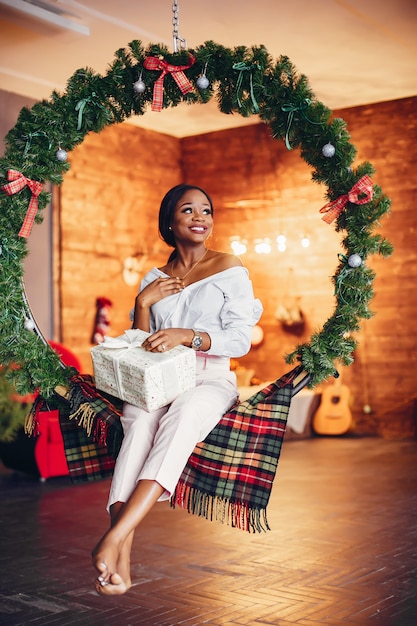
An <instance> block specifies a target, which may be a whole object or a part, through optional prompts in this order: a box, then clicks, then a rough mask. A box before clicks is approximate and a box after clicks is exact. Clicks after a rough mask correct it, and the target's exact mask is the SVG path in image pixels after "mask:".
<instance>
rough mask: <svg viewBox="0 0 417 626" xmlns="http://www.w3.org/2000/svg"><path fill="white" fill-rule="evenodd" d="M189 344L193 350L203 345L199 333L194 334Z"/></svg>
mask: <svg viewBox="0 0 417 626" xmlns="http://www.w3.org/2000/svg"><path fill="white" fill-rule="evenodd" d="M191 345H192V347H193V348H194V350H199V349H200V348H201V346H202V345H203V338H202V337H200V335H194V339H193V341H192V343H191Z"/></svg>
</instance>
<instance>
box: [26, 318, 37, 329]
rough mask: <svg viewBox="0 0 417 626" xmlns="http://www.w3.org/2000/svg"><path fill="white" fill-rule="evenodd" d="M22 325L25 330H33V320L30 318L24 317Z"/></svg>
mask: <svg viewBox="0 0 417 626" xmlns="http://www.w3.org/2000/svg"><path fill="white" fill-rule="evenodd" d="M23 325H24V327H25V330H35V322H34V321H33V320H31V319H26V320H25V323H24V324H23Z"/></svg>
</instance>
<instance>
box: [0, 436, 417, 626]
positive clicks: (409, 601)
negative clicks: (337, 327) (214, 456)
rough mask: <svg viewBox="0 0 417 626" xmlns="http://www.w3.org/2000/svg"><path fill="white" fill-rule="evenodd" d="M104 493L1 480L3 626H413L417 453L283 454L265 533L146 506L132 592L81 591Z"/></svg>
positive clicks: (59, 482) (335, 450) (351, 446)
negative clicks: (116, 594)
mask: <svg viewBox="0 0 417 626" xmlns="http://www.w3.org/2000/svg"><path fill="white" fill-rule="evenodd" d="M108 486H109V483H108V481H101V482H98V483H92V484H87V485H81V486H75V485H70V484H69V482H68V480H67V479H66V478H55V479H50V480H49V481H47V482H46V483H43V484H42V483H39V482H38V481H37V480H36V479H35V478H31V477H29V476H27V475H23V474H20V475H15V474H12V473H11V472H10V471H7V470H4V468H3V470H2V471H1V472H0V496H1V505H0V506H1V514H0V515H1V517H0V520H1V522H0V523H1V526H0V542H1V546H0V547H1V551H0V624H2V625H3V626H12V625H13V626H18V625H19V626H29V625H30V626H34V625H37V626H52V625H53V626H66V625H68V626H70V625H71V626H78V625H86V626H96V625H97V626H98V625H100V626H128V625H132V626H133V625H136V624H142V625H145V626H148V625H149V626H174V625H177V624H182V625H185V626H192V625H199V624H210V625H212V626H220V625H221V626H232V625H233V626H237V625H239V626H242V625H254V626H259V625H271V624H273V625H279V626H286V625H290V624H296V625H297V626H318V625H322V624H327V625H329V626H336V625H341V624H350V625H353V626H362V625H365V624H366V625H367V624H369V625H371V626H372V625H373V624H375V625H383V626H415V625H416V624H417V443H416V442H414V441H407V442H399V441H385V440H382V439H376V438H375V439H374V438H335V439H333V438H332V439H327V438H314V439H310V440H306V441H288V442H286V443H285V444H284V448H283V453H282V457H281V461H280V466H279V470H278V475H277V479H276V482H275V485H274V489H273V493H272V497H271V501H270V506H269V515H268V518H269V523H270V526H271V528H272V530H271V531H270V532H267V533H263V534H260V535H249V534H246V533H244V532H242V531H238V530H235V529H232V528H229V527H227V526H222V525H221V524H219V523H217V522H213V523H211V522H207V521H206V520H202V519H198V518H195V517H193V516H191V515H188V514H187V513H185V512H183V511H180V510H175V511H172V510H171V509H169V506H168V505H167V504H166V503H162V504H158V505H157V506H156V507H155V509H154V510H153V512H152V513H151V514H150V516H149V517H148V518H147V519H146V520H145V522H144V523H143V525H142V527H141V530H140V532H139V533H138V534H137V537H136V540H135V544H134V551H133V562H134V565H133V577H134V586H133V588H132V589H131V590H130V592H129V593H128V594H127V595H125V596H122V597H118V598H103V597H99V596H98V595H97V594H96V593H95V591H94V590H93V586H92V580H93V578H94V574H93V570H92V568H91V566H90V557H89V551H90V549H91V548H92V547H93V546H94V544H95V543H96V541H97V539H98V538H99V537H100V535H101V534H102V533H103V532H104V530H105V528H106V525H107V514H106V513H105V511H104V504H105V500H106V495H107V490H108Z"/></svg>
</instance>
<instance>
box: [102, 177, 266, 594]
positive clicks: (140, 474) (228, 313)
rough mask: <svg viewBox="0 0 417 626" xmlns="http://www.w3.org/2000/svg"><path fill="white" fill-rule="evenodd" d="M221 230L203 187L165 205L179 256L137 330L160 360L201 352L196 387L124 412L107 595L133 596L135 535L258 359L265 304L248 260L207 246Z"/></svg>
mask: <svg viewBox="0 0 417 626" xmlns="http://www.w3.org/2000/svg"><path fill="white" fill-rule="evenodd" d="M212 228H213V206H212V201H211V199H210V197H209V196H208V195H207V193H206V192H205V191H203V190H202V189H200V188H199V187H194V186H191V185H184V184H182V185H177V186H176V187H174V188H173V189H171V190H170V191H169V192H168V193H167V194H166V196H165V197H164V199H163V200H162V203H161V208H160V213H159V231H160V234H161V236H162V238H163V239H164V241H165V242H166V243H167V244H168V245H170V246H173V247H174V251H173V253H172V254H171V256H170V258H169V260H168V263H167V264H166V265H165V266H164V267H161V268H158V269H157V268H154V269H153V270H151V271H150V272H149V273H148V274H147V275H146V276H145V277H144V279H143V281H142V284H141V286H140V290H139V293H138V295H137V297H136V301H135V309H134V321H133V328H140V329H142V330H144V331H147V332H150V333H151V334H150V336H149V337H148V338H147V340H146V341H145V342H144V344H143V347H144V348H145V349H146V350H149V351H151V352H164V351H165V350H170V349H171V348H174V347H175V346H178V345H183V346H188V347H191V348H193V349H194V350H196V362H197V373H196V387H195V388H194V389H191V390H189V391H186V392H185V393H183V394H181V395H180V396H179V397H178V398H176V399H175V400H174V401H173V402H172V403H171V404H170V405H168V406H165V407H163V408H161V409H158V410H156V411H152V412H150V413H149V412H146V411H144V410H142V409H139V408H138V407H135V406H133V405H130V404H128V403H125V405H124V409H123V416H122V425H123V431H124V438H123V443H122V447H121V450H120V453H119V456H118V459H117V462H116V466H115V470H114V476H113V480H112V485H111V489H110V495H109V502H108V509H109V511H110V518H111V526H110V529H109V530H108V532H107V533H106V534H105V535H104V537H103V538H102V539H101V541H100V542H99V543H98V545H97V546H96V548H95V549H94V551H93V564H94V567H95V568H96V570H97V571H98V574H99V575H98V578H97V579H96V583H95V586H96V590H97V591H98V592H99V593H101V594H106V595H114V594H122V593H125V592H126V591H127V590H128V589H129V587H130V586H131V580H130V552H131V547H132V541H133V535H134V531H135V529H136V527H137V526H138V524H139V523H140V522H141V521H142V519H143V518H144V517H145V515H146V514H147V513H148V512H149V511H150V510H151V508H152V507H153V505H154V504H155V503H156V502H157V501H158V500H159V501H161V500H166V499H168V498H169V497H170V495H171V494H172V492H173V491H174V489H175V486H176V483H177V482H178V480H179V478H180V476H181V473H182V471H183V469H184V467H185V465H186V463H187V460H188V458H189V456H190V454H191V453H192V451H193V449H194V447H195V445H196V444H197V443H198V442H200V441H203V440H204V439H205V438H206V436H207V435H208V434H209V432H210V431H211V430H212V429H213V428H214V427H215V426H216V424H217V423H218V422H219V421H220V419H221V417H222V415H223V414H224V413H225V412H226V411H227V410H228V409H229V408H230V407H231V406H232V405H233V404H234V403H235V402H236V399H237V397H238V391H237V387H236V377H235V375H234V373H233V372H231V371H230V357H234V358H237V357H241V356H243V355H244V354H246V353H247V352H248V351H249V349H250V341H251V334H252V326H253V325H254V324H256V323H257V321H258V320H259V318H260V316H261V313H262V305H261V303H260V302H259V300H255V299H254V296H253V289H252V284H251V282H250V280H249V278H248V272H247V270H246V269H245V268H244V267H243V266H242V263H241V261H240V260H239V259H238V258H237V257H235V256H234V255H232V254H227V253H223V252H216V251H215V250H209V249H208V248H206V245H205V244H206V241H207V239H208V237H209V236H210V234H211V232H212Z"/></svg>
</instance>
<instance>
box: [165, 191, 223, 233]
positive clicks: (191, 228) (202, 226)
mask: <svg viewBox="0 0 417 626" xmlns="http://www.w3.org/2000/svg"><path fill="white" fill-rule="evenodd" d="M171 227H172V232H173V234H174V237H175V241H176V242H177V243H180V242H188V243H203V242H204V241H205V240H206V239H207V237H208V236H209V235H210V233H211V231H212V228H213V210H212V208H211V204H210V201H209V199H208V198H207V196H206V195H205V194H204V193H203V192H202V191H200V190H199V189H189V190H188V191H186V192H185V193H184V194H183V196H182V197H181V198H180V200H179V201H178V202H177V204H176V206H175V210H174V214H173V217H172V223H171Z"/></svg>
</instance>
